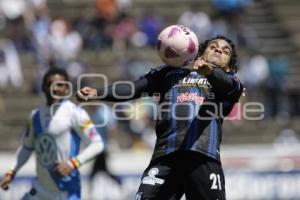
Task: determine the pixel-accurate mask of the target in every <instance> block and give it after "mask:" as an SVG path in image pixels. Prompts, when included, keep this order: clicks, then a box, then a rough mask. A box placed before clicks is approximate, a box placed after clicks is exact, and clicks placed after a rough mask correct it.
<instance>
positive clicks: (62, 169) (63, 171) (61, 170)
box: [56, 162, 74, 176]
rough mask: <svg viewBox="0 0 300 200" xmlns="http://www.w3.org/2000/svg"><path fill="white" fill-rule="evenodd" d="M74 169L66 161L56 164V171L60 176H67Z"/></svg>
mask: <svg viewBox="0 0 300 200" xmlns="http://www.w3.org/2000/svg"><path fill="white" fill-rule="evenodd" d="M73 170H74V169H73V168H72V167H71V166H70V165H69V164H68V163H67V162H59V163H57V164H56V172H57V173H58V174H59V175H60V176H68V175H69V174H71V173H72V171H73Z"/></svg>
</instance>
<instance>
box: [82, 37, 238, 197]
mask: <svg viewBox="0 0 300 200" xmlns="http://www.w3.org/2000/svg"><path fill="white" fill-rule="evenodd" d="M236 59H237V54H236V50H235V46H234V44H233V43H232V41H231V40H230V39H228V38H226V37H224V36H221V35H219V36H216V37H214V38H211V39H209V40H207V41H205V42H204V43H203V44H201V45H200V48H199V53H198V57H197V59H196V60H195V62H194V63H193V69H192V70H191V69H190V68H187V67H171V66H163V67H159V68H156V69H152V70H151V71H150V72H149V73H148V74H146V75H144V76H142V77H141V78H140V79H139V80H136V81H134V82H133V84H134V88H130V87H128V84H127V85H125V86H124V85H118V86H116V87H108V88H105V90H106V94H107V95H106V96H105V97H103V94H104V91H105V90H104V89H103V88H99V89H98V90H97V89H94V88H89V87H85V88H83V89H81V90H80V91H78V97H79V100H80V99H81V100H85V101H88V100H95V99H99V100H108V101H116V102H118V101H125V100H130V99H135V98H139V97H141V96H145V94H148V95H149V96H154V95H157V94H159V95H160V101H159V110H158V117H157V121H156V127H155V130H156V136H157V140H156V144H155V147H154V152H153V156H152V159H151V161H150V164H149V166H148V167H147V169H146V170H145V171H144V174H143V177H142V179H141V185H140V187H139V190H138V192H137V194H136V200H150V199H151V200H169V199H174V198H175V199H180V197H181V196H182V195H183V193H184V194H185V196H186V198H187V199H188V200H200V199H201V200H225V199H226V195H225V180H224V174H223V169H222V165H221V159H220V144H221V141H222V124H223V121H224V118H225V117H226V116H227V115H228V114H229V113H230V111H231V110H232V108H233V106H234V104H235V103H236V102H238V101H239V98H240V96H241V94H242V91H243V86H242V84H241V82H240V81H239V79H238V78H237V77H236V76H235V72H236V70H237V67H236ZM113 89H115V91H113ZM114 94H118V95H119V96H116V95H114ZM120 96H121V97H120Z"/></svg>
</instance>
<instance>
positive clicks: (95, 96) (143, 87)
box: [77, 66, 170, 102]
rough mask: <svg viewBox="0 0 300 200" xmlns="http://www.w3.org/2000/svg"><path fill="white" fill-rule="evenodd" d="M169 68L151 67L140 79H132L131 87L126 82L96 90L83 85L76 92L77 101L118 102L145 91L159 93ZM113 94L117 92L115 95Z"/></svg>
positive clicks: (136, 96)
mask: <svg viewBox="0 0 300 200" xmlns="http://www.w3.org/2000/svg"><path fill="white" fill-rule="evenodd" d="M169 69H170V68H168V67H167V66H161V67H157V68H153V69H151V70H150V71H149V72H148V73H147V74H146V75H144V76H142V77H141V78H140V79H138V80H136V81H133V82H132V83H133V87H130V86H128V84H123V85H122V84H118V85H117V86H116V87H114V88H113V87H112V86H108V87H107V88H100V89H98V90H97V89H95V88H90V87H84V88H82V89H81V90H79V91H78V92H77V97H78V101H89V100H104V101H112V102H120V101H128V100H132V99H136V98H139V97H141V96H142V94H143V93H147V94H148V95H152V94H153V93H160V92H161V88H162V86H163V84H164V81H165V80H164V77H165V74H166V73H167V72H168V71H169ZM103 94H105V96H103ZM115 94H117V96H116V95H115ZM99 96H103V97H99Z"/></svg>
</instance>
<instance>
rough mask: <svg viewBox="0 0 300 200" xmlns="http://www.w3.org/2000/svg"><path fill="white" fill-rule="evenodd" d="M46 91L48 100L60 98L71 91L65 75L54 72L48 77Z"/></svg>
mask: <svg viewBox="0 0 300 200" xmlns="http://www.w3.org/2000/svg"><path fill="white" fill-rule="evenodd" d="M44 92H45V95H46V98H47V100H48V101H51V103H53V101H55V100H59V99H60V98H59V97H62V96H66V95H67V94H68V92H69V87H68V84H67V82H66V80H65V77H64V76H62V75H60V74H54V75H51V76H49V77H48V78H47V80H46V84H45V88H44Z"/></svg>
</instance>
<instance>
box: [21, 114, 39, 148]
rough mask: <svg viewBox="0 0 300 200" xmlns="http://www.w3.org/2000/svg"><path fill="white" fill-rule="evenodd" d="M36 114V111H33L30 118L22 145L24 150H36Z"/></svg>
mask: <svg viewBox="0 0 300 200" xmlns="http://www.w3.org/2000/svg"><path fill="white" fill-rule="evenodd" d="M35 114H36V111H32V112H31V115H30V118H29V120H28V122H27V125H26V128H25V131H24V133H23V138H22V145H23V147H24V148H27V149H30V150H33V149H34V140H35V137H34V128H33V126H34V125H33V116H34V115H35Z"/></svg>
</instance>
